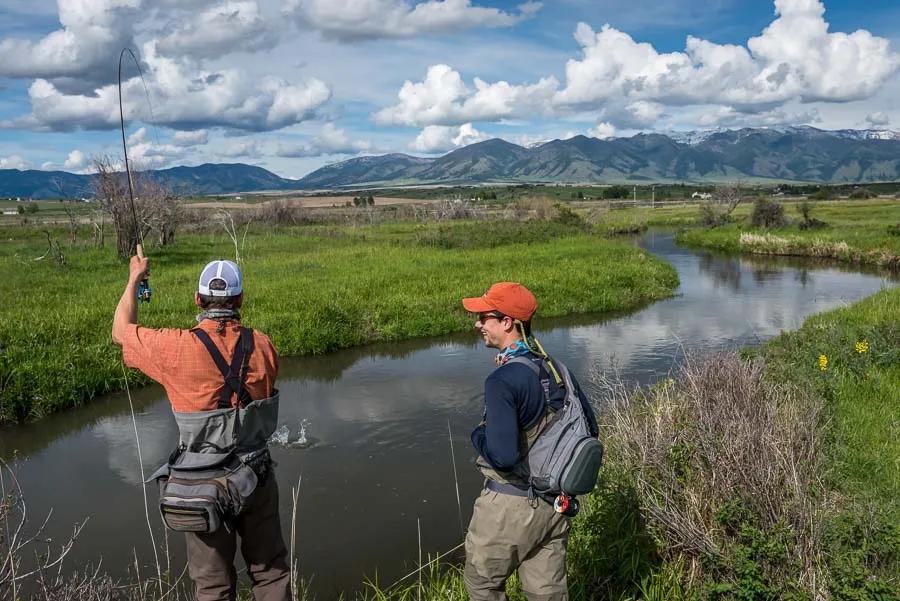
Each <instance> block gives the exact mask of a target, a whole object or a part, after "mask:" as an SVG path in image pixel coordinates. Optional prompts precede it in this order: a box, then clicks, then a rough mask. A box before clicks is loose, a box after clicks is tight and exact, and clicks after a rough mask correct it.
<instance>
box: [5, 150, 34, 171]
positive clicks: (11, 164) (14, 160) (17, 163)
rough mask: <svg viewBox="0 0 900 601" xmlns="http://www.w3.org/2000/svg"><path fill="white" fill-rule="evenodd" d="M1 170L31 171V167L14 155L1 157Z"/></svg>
mask: <svg viewBox="0 0 900 601" xmlns="http://www.w3.org/2000/svg"><path fill="white" fill-rule="evenodd" d="M0 169H21V170H22V171H24V170H26V169H31V165H30V164H29V162H28V161H26V160H25V159H23V158H22V157H20V156H19V155H17V154H12V155H10V156H8V157H0Z"/></svg>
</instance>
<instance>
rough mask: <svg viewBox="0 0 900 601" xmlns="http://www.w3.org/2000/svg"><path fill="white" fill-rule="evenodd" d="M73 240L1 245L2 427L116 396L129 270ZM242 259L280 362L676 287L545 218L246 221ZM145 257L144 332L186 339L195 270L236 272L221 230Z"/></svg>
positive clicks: (640, 259) (28, 236)
mask: <svg viewBox="0 0 900 601" xmlns="http://www.w3.org/2000/svg"><path fill="white" fill-rule="evenodd" d="M67 233H68V231H67V230H62V229H60V230H55V231H54V230H48V234H47V236H49V238H50V239H52V240H54V241H58V244H59V246H58V249H59V253H60V254H56V253H55V252H50V253H48V252H47V251H48V242H47V240H48V238H47V237H46V236H45V233H44V230H43V228H37V227H10V228H5V229H4V230H3V232H2V234H3V236H4V238H5V240H4V243H3V245H2V246H0V278H2V279H3V282H4V284H3V291H4V293H3V296H4V311H3V316H2V320H0V349H2V350H0V422H4V421H5V422H14V421H21V420H29V419H36V418H39V417H41V416H42V415H45V414H47V413H51V412H53V411H58V410H61V409H65V408H68V407H74V406H77V405H80V404H83V403H85V402H87V401H89V400H90V399H91V398H93V397H95V396H97V395H100V394H103V393H106V392H110V391H114V390H119V389H121V388H122V387H123V386H124V384H125V377H126V376H125V372H124V371H123V367H122V364H121V359H120V357H121V353H120V352H119V350H118V349H117V348H116V347H114V346H113V345H112V343H111V341H110V328H111V320H112V313H113V310H114V308H115V305H116V302H117V301H118V298H119V296H120V295H121V292H122V289H123V286H124V283H125V279H126V276H127V267H126V266H125V265H124V264H123V263H122V262H121V261H119V260H118V259H117V258H116V257H115V253H114V251H113V249H111V248H109V247H107V248H98V247H95V246H92V245H90V244H89V241H83V242H78V243H76V244H74V245H71V244H68V243H67V242H66V236H67ZM238 250H239V252H240V256H241V263H242V266H243V269H244V272H245V276H246V284H245V299H246V302H245V305H244V309H243V318H244V321H245V323H246V324H248V325H249V326H250V327H253V328H257V329H260V330H261V331H263V332H266V333H267V334H269V335H270V337H271V338H272V340H273V342H274V343H275V345H276V347H277V348H278V349H279V351H280V352H281V353H282V354H283V355H302V354H311V353H325V352H329V351H334V350H337V349H341V348H346V347H350V346H355V345H361V344H366V343H370V342H374V341H390V340H401V339H405V338H412V337H422V336H437V335H441V334H446V333H450V332H455V331H462V330H465V329H467V328H471V327H472V320H471V318H470V317H469V316H467V315H466V313H465V312H464V310H463V309H462V307H461V305H460V302H459V299H460V298H461V297H463V296H473V295H479V294H481V293H482V292H483V291H484V290H485V289H486V288H487V287H488V286H489V285H490V284H491V283H492V282H494V281H501V280H512V281H519V282H522V283H524V284H526V285H527V286H529V287H530V288H531V289H532V290H533V291H534V293H535V294H536V295H537V297H538V298H539V299H540V309H539V316H546V317H551V316H559V315H566V314H572V313H593V312H605V311H619V310H626V309H632V308H636V307H638V306H640V305H642V304H645V303H648V302H651V301H653V300H656V299H659V298H663V297H665V296H668V295H670V294H671V293H672V292H673V290H674V289H675V288H676V287H677V285H678V280H677V275H676V273H675V271H674V269H672V268H671V267H670V266H668V265H666V264H664V263H663V262H661V261H659V260H657V259H656V258H654V257H653V256H651V255H650V254H648V253H646V252H645V251H642V250H640V249H638V248H636V247H634V246H633V245H630V244H628V243H625V242H619V241H612V240H608V239H605V238H602V237H599V236H596V235H593V234H592V233H590V232H589V231H586V230H585V229H584V228H583V227H581V226H579V225H577V224H576V225H567V224H564V223H555V222H552V221H529V222H508V223H486V222H446V223H429V224H416V223H402V222H400V223H388V224H381V225H372V226H330V225H307V226H292V227H287V226H267V225H266V224H252V225H251V226H250V229H249V230H248V234H247V236H246V238H245V239H243V241H242V242H241V240H239V244H238ZM148 255H149V256H150V260H151V272H152V275H151V280H150V282H151V286H152V288H153V298H152V301H151V302H150V304H147V305H142V306H141V307H140V309H139V319H140V322H141V323H142V324H145V325H148V326H152V327H183V328H187V327H191V325H192V324H193V323H194V316H195V314H196V313H197V309H196V307H195V306H194V302H193V293H194V291H195V290H196V280H197V277H198V274H199V270H200V269H201V268H202V266H203V265H204V264H205V263H206V262H207V261H209V260H212V259H215V258H232V259H233V258H234V257H235V245H234V244H233V242H232V240H231V239H230V238H229V237H227V236H226V235H225V233H224V232H223V231H222V230H218V231H215V230H206V231H201V232H194V233H189V234H183V235H180V236H179V238H178V241H177V243H175V244H174V245H171V246H166V247H159V248H157V247H154V248H149V249H148ZM39 258H40V260H37V259H39ZM127 377H128V378H129V380H131V381H142V380H141V379H140V376H138V375H137V374H136V373H129V374H128V376H127Z"/></svg>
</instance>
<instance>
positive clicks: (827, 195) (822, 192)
mask: <svg viewBox="0 0 900 601" xmlns="http://www.w3.org/2000/svg"><path fill="white" fill-rule="evenodd" d="M809 198H812V199H813V200H831V198H832V194H831V189H830V188H827V187H822V188H819V189H818V190H816V191H815V192H813V193H812V194H810V195H809Z"/></svg>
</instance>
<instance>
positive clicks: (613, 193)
mask: <svg viewBox="0 0 900 601" xmlns="http://www.w3.org/2000/svg"><path fill="white" fill-rule="evenodd" d="M630 195H631V190H629V189H628V188H627V187H625V186H618V185H617V186H610V187H609V188H607V189H606V190H604V191H603V198H604V199H609V198H628V197H629V196H630Z"/></svg>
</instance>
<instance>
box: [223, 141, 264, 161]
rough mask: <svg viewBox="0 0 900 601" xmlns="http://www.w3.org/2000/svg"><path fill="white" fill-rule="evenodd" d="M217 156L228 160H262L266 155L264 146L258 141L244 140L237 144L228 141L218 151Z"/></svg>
mask: <svg viewBox="0 0 900 601" xmlns="http://www.w3.org/2000/svg"><path fill="white" fill-rule="evenodd" d="M216 154H218V155H219V156H222V157H227V158H236V157H249V158H254V159H257V158H260V157H261V156H263V154H264V150H263V146H262V144H261V143H260V142H259V141H258V140H244V141H239V142H235V141H233V140H228V141H227V142H226V143H224V144H223V145H222V146H221V147H220V148H217V149H216Z"/></svg>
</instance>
